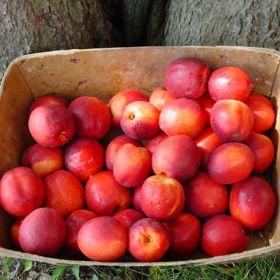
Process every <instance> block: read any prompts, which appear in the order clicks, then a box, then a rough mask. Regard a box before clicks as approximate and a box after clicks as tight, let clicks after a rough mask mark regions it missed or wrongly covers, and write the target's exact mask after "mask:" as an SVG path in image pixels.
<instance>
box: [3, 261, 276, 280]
mask: <svg viewBox="0 0 280 280" xmlns="http://www.w3.org/2000/svg"><path fill="white" fill-rule="evenodd" d="M8 279H50V280H58V279H59V280H64V279H67V280H72V279H73V280H75V279H89V280H103V279H114V280H122V279H128V280H130V279H131V280H137V279H151V280H176V279H188V280H200V279H201V280H208V279H209V280H210V279H211V280H212V279H215V280H219V279H221V280H227V279H229V280H244V279H248V280H266V279H269V280H274V279H275V280H276V279H277V280H278V279H280V256H272V257H267V258H261V259H256V260H250V261H246V262H240V263H235V264H225V265H205V266H176V267H151V268H149V267H142V268H133V267H131V268H126V267H113V268H109V267H94V266H92V267H79V266H73V267H66V266H52V265H47V264H43V263H37V262H33V263H32V262H31V261H21V260H16V259H12V258H6V259H3V258H2V259H0V280H8Z"/></svg>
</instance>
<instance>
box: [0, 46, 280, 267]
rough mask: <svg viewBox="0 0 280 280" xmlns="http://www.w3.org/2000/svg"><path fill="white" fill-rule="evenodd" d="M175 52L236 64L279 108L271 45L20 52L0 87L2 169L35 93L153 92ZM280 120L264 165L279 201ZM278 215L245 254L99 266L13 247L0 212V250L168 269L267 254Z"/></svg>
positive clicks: (23, 131) (275, 238) (278, 233)
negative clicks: (269, 163) (272, 155)
mask: <svg viewBox="0 0 280 280" xmlns="http://www.w3.org/2000/svg"><path fill="white" fill-rule="evenodd" d="M181 56H192V57H197V58H200V59H202V60H204V61H205V62H206V63H207V64H208V65H209V66H210V67H211V68H212V69H215V68H217V67H221V66H226V65H233V66H240V67H242V68H243V69H245V70H246V71H247V72H248V73H249V74H250V76H251V77H252V79H253V81H254V91H255V92H259V93H262V94H265V95H267V96H269V97H271V99H272V102H273V104H274V106H275V109H276V110H277V107H278V104H279V102H280V101H279V100H280V99H279V98H278V95H279V93H280V70H279V58H280V55H279V53H278V52H276V51H274V50H269V49H260V48H246V47H141V48H120V49H89V50H69V51H55V52H47V53H39V54H32V55H25V56H21V57H19V58H17V59H16V60H14V61H13V62H12V63H11V64H10V65H9V67H8V69H7V71H6V73H5V76H4V79H3V82H2V85H1V89H0V93H1V99H0V155H1V160H0V172H1V173H0V174H3V172H4V171H6V170H8V169H10V168H13V167H16V166H17V165H19V159H20V156H21V153H22V152H23V150H24V149H25V148H26V147H27V146H28V145H29V144H30V140H31V139H30V135H29V133H28V129H27V110H28V107H29V105H30V104H31V102H32V101H33V100H34V98H36V97H39V96H43V95H46V94H58V95H60V96H62V97H65V98H67V99H69V100H72V99H74V98H76V97H78V96H81V95H92V96H96V97H98V98H101V99H102V100H104V101H106V102H107V101H108V100H109V99H110V98H111V96H112V95H113V94H114V93H116V92H118V91H120V90H123V89H125V88H137V89H140V90H142V91H144V92H145V93H146V94H147V95H149V94H150V92H151V90H152V89H154V88H155V87H158V86H160V85H162V83H163V77H164V73H165V69H166V66H167V64H168V63H169V62H170V61H171V60H173V59H175V58H178V57H181ZM279 122H280V120H279V117H278V113H277V118H276V123H275V126H274V129H273V131H272V139H273V141H274V144H275V146H276V149H277V152H276V159H275V161H274V165H273V167H272V168H271V170H270V178H271V184H272V186H273V188H274V190H275V192H276V193H277V198H279V194H280V185H279V170H280V167H279V163H278V158H279V149H278V131H279ZM278 200H279V199H278ZM279 214H280V211H279V208H278V207H277V213H276V215H275V217H274V219H273V221H272V222H271V223H270V224H269V225H268V226H266V228H265V229H264V230H262V231H259V232H257V233H254V234H252V236H251V241H250V245H249V248H248V250H247V251H246V252H243V253H239V254H231V255H227V256H222V257H211V258H209V257H206V256H205V255H203V254H202V253H197V254H195V255H192V256H190V257H189V258H187V259H184V260H180V261H174V260H172V261H170V260H168V259H164V260H163V261H161V262H153V263H140V262H135V260H132V259H131V258H129V257H128V258H124V259H123V260H122V261H119V262H107V263H99V262H93V261H86V260H68V259H67V257H65V256H64V257H61V258H49V257H42V256H37V255H32V254H26V253H22V252H19V251H15V250H13V249H12V247H11V246H10V243H9V238H8V236H9V217H6V216H7V215H6V214H5V213H3V212H2V211H0V215H2V216H5V218H7V219H6V220H5V221H7V222H4V223H0V244H1V245H2V246H3V248H0V255H1V256H5V257H15V258H20V259H30V260H34V261H42V262H46V263H51V264H69V265H73V264H79V265H103V266H113V265H117V266H147V265H148V266H154V265H156V266H160V265H164V266H168V265H182V264H195V263H196V264H214V263H222V262H223V263H224V262H232V261H236V260H245V259H250V258H256V257H260V256H264V255H268V254H272V253H275V252H277V251H278V250H279V248H280V222H279V220H280V216H279ZM0 220H1V219H0ZM2 220H3V219H2ZM4 247H5V248H4ZM8 248H10V249H8Z"/></svg>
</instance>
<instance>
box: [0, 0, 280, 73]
mask: <svg viewBox="0 0 280 280" xmlns="http://www.w3.org/2000/svg"><path fill="white" fill-rule="evenodd" d="M279 11H280V1H279V0H266V1H262V0H184V1H181V0H60V1H57V0H45V1H32V0H1V1H0V42H1V48H0V78H1V76H2V74H3V71H4V69H5V68H6V66H7V64H8V63H9V62H10V61H11V60H12V59H13V58H15V57H17V56H19V55H21V54H25V53H32V52H40V51H49V50H57V49H70V48H92V47H114V46H142V45H210V46H212V45H237V46H257V47H267V48H274V49H280V28H279V26H280V12H279Z"/></svg>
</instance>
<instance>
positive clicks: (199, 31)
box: [147, 0, 280, 49]
mask: <svg viewBox="0 0 280 280" xmlns="http://www.w3.org/2000/svg"><path fill="white" fill-rule="evenodd" d="M279 26H280V1H279V0H266V1H262V0H204V1H202V0H185V1H180V0H169V1H168V3H167V5H166V18H165V29H164V35H163V37H162V38H163V39H162V40H161V41H157V42H155V43H157V44H163V45H211V46H213V45H237V46H257V47H266V48H274V49H280V28H279ZM147 43H151V41H148V42H147Z"/></svg>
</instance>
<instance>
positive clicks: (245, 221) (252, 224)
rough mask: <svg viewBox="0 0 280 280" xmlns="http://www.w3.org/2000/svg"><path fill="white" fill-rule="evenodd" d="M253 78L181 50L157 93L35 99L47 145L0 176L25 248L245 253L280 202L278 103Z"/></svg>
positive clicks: (15, 236)
mask: <svg viewBox="0 0 280 280" xmlns="http://www.w3.org/2000/svg"><path fill="white" fill-rule="evenodd" d="M252 87H253V85H252V80H251V78H250V76H249V75H248V73H246V72H245V71H244V70H242V69H240V68H238V67H232V66H231V67H222V68H219V69H217V70H214V71H213V72H212V73H211V71H210V68H209V67H208V66H207V65H206V64H205V63H204V62H203V61H201V60H199V59H196V58H179V59H176V60H174V61H172V62H171V63H170V64H169V65H168V67H167V70H166V75H165V80H164V86H162V87H159V88H157V89H155V90H154V91H153V92H152V93H151V96H150V97H148V96H146V95H145V94H144V93H143V92H141V91H139V90H134V89H126V90H123V91H121V92H118V93H117V94H115V95H114V96H113V97H112V98H111V100H110V101H109V103H108V105H106V104H105V103H104V102H103V101H101V100H99V99H97V98H95V97H91V96H83V97H78V98H76V99H75V100H73V101H72V102H71V103H70V104H69V102H68V101H66V100H64V99H63V98H61V97H58V96H44V97H40V98H38V99H36V100H35V101H34V102H33V103H32V104H31V106H30V108H29V111H28V119H29V120H28V127H29V131H30V134H31V136H32V137H33V139H34V140H35V142H36V143H34V145H32V146H31V147H29V148H27V149H26V150H25V152H24V153H23V155H22V158H21V163H22V166H20V167H16V168H14V169H11V170H8V171H7V172H6V173H4V174H3V176H2V178H1V183H0V205H1V208H3V209H4V210H5V211H6V212H7V213H9V214H10V215H12V216H14V218H15V221H14V224H13V225H12V227H11V231H10V232H11V239H12V241H13V243H14V245H15V247H16V248H18V249H21V250H23V251H25V252H28V253H33V254H39V255H45V256H55V255H56V254H58V253H59V252H62V253H63V252H64V253H65V254H67V255H68V256H72V257H81V256H83V255H84V256H86V257H88V258H90V259H92V260H95V261H113V260H118V259H120V258H122V257H123V256H124V255H125V254H126V253H127V252H129V253H130V254H131V255H132V256H133V257H134V258H135V259H136V260H139V261H146V262H148V261H158V260H160V259H161V258H162V257H163V256H164V255H168V256H171V257H173V258H183V257H187V256H191V254H192V253H194V251H195V250H196V249H197V248H198V247H201V248H202V250H203V251H204V252H205V253H206V254H207V255H209V256H217V255H226V254H230V253H238V252H242V251H244V250H246V248H247V246H248V242H249V236H250V232H251V231H254V230H258V229H260V228H262V227H264V226H265V225H266V224H267V223H268V222H269V221H270V220H271V219H272V217H273V215H274V212H275V205H276V198H275V194H274V192H273V190H272V187H271V186H270V184H269V183H268V182H267V181H266V180H265V179H263V178H262V177H260V175H261V173H263V172H265V171H266V170H267V169H268V168H269V166H270V165H271V163H272V161H273V159H274V153H275V151H274V145H273V143H272V141H271V140H270V138H269V137H268V136H266V135H265V134H264V133H266V132H267V131H268V130H269V129H271V128H272V126H273V124H274V121H275V112H274V109H273V106H272V103H271V102H270V100H269V99H268V98H266V97H265V96H263V95H261V94H259V93H253V92H252ZM111 127H114V129H113V130H111ZM116 128H118V129H119V132H122V133H121V135H120V134H118V136H115V135H116V134H112V131H116ZM113 136H114V137H113ZM109 139H110V140H109Z"/></svg>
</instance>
